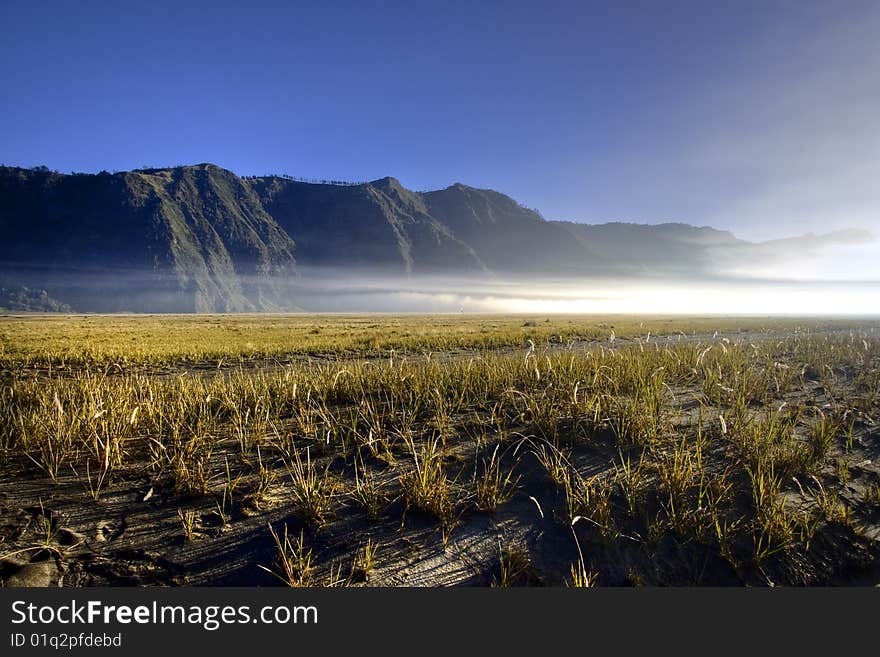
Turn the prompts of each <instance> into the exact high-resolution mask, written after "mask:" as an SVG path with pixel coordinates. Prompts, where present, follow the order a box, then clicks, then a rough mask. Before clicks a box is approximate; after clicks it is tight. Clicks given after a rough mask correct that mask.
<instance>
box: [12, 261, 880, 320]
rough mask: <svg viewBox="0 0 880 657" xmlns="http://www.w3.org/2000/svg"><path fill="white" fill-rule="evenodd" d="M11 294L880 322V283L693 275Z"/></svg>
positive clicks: (73, 276)
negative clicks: (231, 294)
mask: <svg viewBox="0 0 880 657" xmlns="http://www.w3.org/2000/svg"><path fill="white" fill-rule="evenodd" d="M769 273H770V274H773V273H774V272H769ZM25 274H26V275H25ZM777 274H778V272H777ZM4 286H5V290H6V292H7V295H6V301H5V302H4V299H3V298H0V308H3V309H4V311H6V312H16V311H34V310H35V311H56V312H57V311H64V310H72V311H75V312H136V313H141V312H143V313H162V312H164V313H171V312H184V313H191V312H382V313H399V312H452V313H459V312H464V313H658V314H761V315H767V314H788V315H877V314H880V282H878V280H834V279H832V278H830V277H829V278H828V279H826V280H817V279H816V280H808V279H798V278H796V277H789V278H783V277H781V276H779V275H777V276H763V277H761V276H759V275H758V274H757V272H752V274H751V275H750V276H735V275H725V276H722V275H713V274H706V273H702V274H700V275H694V276H691V277H684V276H669V275H660V274H654V275H651V274H650V273H649V274H645V275H642V276H544V277H537V276H525V275H520V276H516V275H503V276H502V275H491V274H479V275H442V276H441V275H434V276H428V275H421V276H420V275H413V274H409V273H406V272H400V271H397V272H387V271H385V272H381V271H374V270H364V269H348V270H341V269H303V268H300V269H299V271H298V273H297V275H295V276H289V277H283V278H282V277H265V276H262V277H254V276H241V277H237V278H236V280H235V281H234V282H233V283H232V284H230V285H227V286H226V287H225V288H221V287H219V286H218V287H216V288H212V289H210V290H205V289H204V288H203V287H201V286H200V285H197V284H196V283H195V282H194V281H193V280H192V279H185V278H183V279H182V278H177V277H175V276H174V275H173V274H169V273H165V274H157V273H156V272H153V271H150V272H139V271H135V270H120V269H112V270H111V269H104V270H88V271H86V270H81V269H76V270H74V269H67V270H64V271H59V270H54V271H53V272H52V273H51V275H46V274H45V273H39V272H37V271H29V272H18V276H17V277H15V281H14V282H10V275H9V273H8V272H7V274H6V275H5V276H4V277H3V278H0V288H4ZM16 286H17V287H16ZM22 286H26V288H25V287H22ZM23 289H27V293H26V294H23V293H22V292H21V290H23ZM222 289H225V290H230V289H232V290H234V291H235V295H236V296H235V297H234V299H231V298H230V297H229V296H228V295H225V294H224V293H223V292H222V291H221V290H222ZM10 290H11V292H10ZM0 291H2V289H0ZM42 291H46V294H43V293H42ZM22 298H26V299H28V300H32V301H30V303H32V304H36V307H30V306H27V305H21V304H19V305H18V306H16V305H15V303H16V299H18V300H20V299H22ZM9 299H12V300H13V301H12V303H10V301H9ZM46 299H48V301H46ZM233 301H234V303H233Z"/></svg>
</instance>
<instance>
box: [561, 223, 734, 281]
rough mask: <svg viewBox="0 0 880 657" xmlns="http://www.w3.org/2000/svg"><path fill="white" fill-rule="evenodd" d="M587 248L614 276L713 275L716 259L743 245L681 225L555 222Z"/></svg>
mask: <svg viewBox="0 0 880 657" xmlns="http://www.w3.org/2000/svg"><path fill="white" fill-rule="evenodd" d="M552 223H553V224H555V225H557V226H558V227H559V228H560V229H561V230H564V231H566V232H568V233H569V234H570V235H571V236H572V237H573V238H574V239H576V240H577V241H578V242H579V243H580V244H582V245H583V246H584V248H593V249H595V250H597V251H599V252H600V253H602V255H603V256H604V257H605V258H606V259H607V260H608V261H609V262H612V263H614V265H613V268H611V269H609V270H608V271H609V273H610V274H613V275H620V276H625V275H646V274H651V275H664V274H665V275H668V274H683V275H693V274H699V273H708V272H711V271H714V270H715V269H716V266H717V256H718V254H719V253H721V252H729V251H730V250H731V249H734V248H737V247H739V246H741V245H745V244H749V243H748V242H744V241H742V240H738V239H737V238H736V237H734V236H733V234H731V233H729V232H727V231H722V230H716V229H714V228H709V227H706V226H703V227H697V226H691V225H689V224H682V223H665V224H656V225H651V224H635V223H623V222H612V223H605V224H581V223H575V222H570V221H555V222H552Z"/></svg>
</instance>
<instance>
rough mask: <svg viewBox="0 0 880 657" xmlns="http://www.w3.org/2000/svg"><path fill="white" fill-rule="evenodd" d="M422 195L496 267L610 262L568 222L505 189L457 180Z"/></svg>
mask: <svg viewBox="0 0 880 657" xmlns="http://www.w3.org/2000/svg"><path fill="white" fill-rule="evenodd" d="M421 196H422V198H423V199H424V203H425V206H426V208H427V209H428V211H429V212H430V213H431V214H432V215H433V216H435V217H437V219H438V220H440V221H442V222H443V223H444V224H445V225H447V226H448V227H449V229H450V231H451V232H452V233H453V234H454V235H455V236H456V237H458V238H459V239H461V240H462V241H464V242H467V243H468V244H469V245H470V246H471V247H472V248H473V250H474V251H475V252H476V254H477V255H478V256H479V257H480V259H481V260H482V261H483V262H484V263H486V265H487V266H488V267H489V268H490V269H491V270H493V271H495V272H498V273H509V272H515V273H518V274H559V275H565V274H571V273H590V272H598V271H601V270H602V269H603V267H604V265H605V263H606V259H605V257H604V255H603V254H602V253H601V252H600V251H598V250H596V249H594V248H592V246H591V245H589V244H586V243H583V242H579V241H577V240H573V239H572V238H571V235H570V233H569V232H568V231H567V230H566V229H565V228H564V227H562V226H560V225H558V224H557V223H556V222H548V221H545V220H544V219H543V217H541V215H540V214H538V213H537V212H536V211H534V210H530V209H528V208H524V207H522V206H521V205H519V204H518V203H517V202H516V201H514V200H513V199H512V198H510V197H509V196H505V195H504V194H500V193H499V192H496V191H493V190H490V189H475V188H473V187H468V186H467V185H462V184H461V183H456V184H454V185H452V186H450V187H447V188H446V189H441V190H437V191H433V192H425V193H423V194H422V195H421Z"/></svg>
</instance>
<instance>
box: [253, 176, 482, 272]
mask: <svg viewBox="0 0 880 657" xmlns="http://www.w3.org/2000/svg"><path fill="white" fill-rule="evenodd" d="M250 183H251V184H252V185H253V187H254V189H255V190H256V191H257V193H258V194H259V196H260V198H261V199H262V201H263V206H264V207H265V208H266V210H267V211H268V212H269V213H270V214H271V215H272V216H273V217H274V218H275V219H276V220H277V221H278V223H279V224H280V225H281V226H282V227H284V229H285V230H287V232H288V233H289V234H290V235H292V236H294V238H295V239H296V242H297V247H298V256H299V264H300V265H301V266H303V267H304V268H307V267H326V268H347V269H352V268H354V269H370V270H375V271H382V272H386V273H396V274H399V273H406V274H431V273H443V272H450V271H455V272H458V273H467V272H474V273H483V272H485V271H486V267H485V265H484V264H483V262H482V261H481V260H480V258H479V257H478V256H477V254H476V253H474V250H473V249H472V248H471V247H470V246H469V245H468V244H466V243H465V242H464V241H462V240H460V239H458V237H457V236H456V235H455V234H454V233H453V232H452V231H451V230H450V228H449V226H448V225H446V224H444V223H443V222H441V221H438V220H437V219H436V218H435V217H433V216H431V214H430V213H429V211H428V208H427V207H426V206H425V202H424V199H423V198H422V195H420V194H417V193H414V192H411V191H409V190H407V189H405V188H404V187H403V186H402V185H401V184H400V182H399V181H397V180H396V179H394V178H382V179H380V180H375V181H373V182H370V183H364V184H360V185H330V184H310V183H303V182H297V181H293V180H288V179H284V178H277V177H266V178H256V179H251V180H250Z"/></svg>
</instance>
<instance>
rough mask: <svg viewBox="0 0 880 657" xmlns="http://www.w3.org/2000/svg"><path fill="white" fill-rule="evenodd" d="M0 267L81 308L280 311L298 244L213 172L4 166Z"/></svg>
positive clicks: (243, 187) (234, 183)
mask: <svg viewBox="0 0 880 657" xmlns="http://www.w3.org/2000/svg"><path fill="white" fill-rule="evenodd" d="M0 233H2V235H3V236H4V239H3V240H2V241H0V266H2V268H3V272H4V274H5V276H6V277H7V278H16V279H17V280H18V282H19V283H21V284H28V285H30V286H35V287H40V288H45V289H47V290H49V291H50V292H51V293H52V294H53V296H56V297H58V298H59V299H61V300H63V301H65V302H66V303H69V304H70V305H72V306H74V307H75V308H76V309H78V310H84V311H85V310H88V311H123V310H132V311H160V310H161V311H181V312H192V311H245V310H265V309H274V308H277V307H280V305H279V304H283V303H284V295H283V290H282V289H280V287H279V286H281V285H282V284H283V281H284V280H285V279H286V278H288V277H289V276H291V275H292V274H293V273H294V243H293V240H292V239H291V238H290V236H289V235H287V233H285V232H284V231H283V230H282V229H281V228H280V227H279V226H278V225H277V224H276V223H275V221H274V220H273V219H272V217H270V216H269V215H268V214H267V213H266V212H265V211H264V210H263V208H262V206H261V204H260V201H259V199H258V198H257V196H256V195H255V194H254V192H253V190H252V189H251V188H250V186H249V185H247V184H245V183H244V182H243V181H242V180H241V179H240V178H238V177H237V176H235V175H234V174H232V173H230V172H228V171H225V170H223V169H220V168H219V167H215V166H213V165H198V166H193V167H178V168H174V169H157V170H142V171H136V172H127V173H117V174H112V175H111V174H107V173H101V174H97V175H60V174H57V173H53V172H49V171H46V170H25V169H13V168H8V167H4V168H0Z"/></svg>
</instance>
